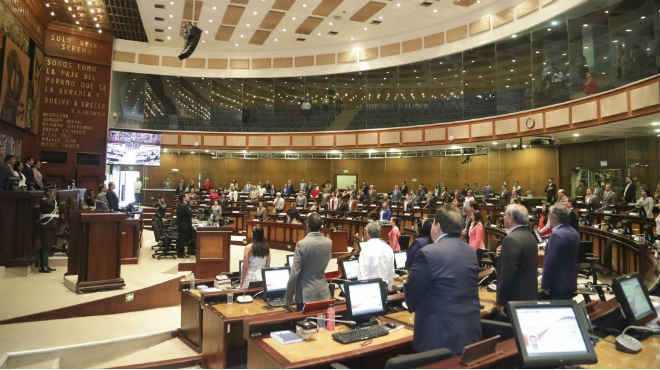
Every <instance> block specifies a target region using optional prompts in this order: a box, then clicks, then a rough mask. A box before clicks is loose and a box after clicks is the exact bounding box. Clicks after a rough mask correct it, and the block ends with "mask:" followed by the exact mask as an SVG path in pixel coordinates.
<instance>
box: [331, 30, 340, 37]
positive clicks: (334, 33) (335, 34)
mask: <svg viewBox="0 0 660 370" xmlns="http://www.w3.org/2000/svg"><path fill="white" fill-rule="evenodd" d="M338 34H339V32H337V31H330V32H328V35H330V36H337V35H338Z"/></svg>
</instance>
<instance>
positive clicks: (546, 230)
mask: <svg viewBox="0 0 660 370" xmlns="http://www.w3.org/2000/svg"><path fill="white" fill-rule="evenodd" d="M536 228H537V229H538V230H539V235H541V237H542V238H548V237H550V235H552V227H551V226H550V219H549V218H548V205H547V204H546V203H543V205H542V206H541V214H540V215H539V224H538V225H537V226H536Z"/></svg>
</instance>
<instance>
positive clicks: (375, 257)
mask: <svg viewBox="0 0 660 370" xmlns="http://www.w3.org/2000/svg"><path fill="white" fill-rule="evenodd" d="M364 233H365V236H366V238H367V239H368V240H367V241H366V242H364V243H360V258H359V260H360V271H359V272H358V279H359V280H367V279H378V278H380V279H382V280H383V281H384V282H386V283H387V288H388V289H389V290H391V289H392V282H393V281H394V252H392V248H390V246H389V245H387V243H385V242H384V241H382V240H381V239H380V238H379V237H380V224H379V223H378V222H376V221H371V222H369V223H368V224H367V226H366V227H365V229H364Z"/></svg>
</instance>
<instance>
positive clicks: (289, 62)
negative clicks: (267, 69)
mask: <svg viewBox="0 0 660 370" xmlns="http://www.w3.org/2000/svg"><path fill="white" fill-rule="evenodd" d="M273 66H274V67H275V68H291V67H293V58H290V57H289V58H275V60H274V62H273Z"/></svg>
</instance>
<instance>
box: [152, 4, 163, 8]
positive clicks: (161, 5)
mask: <svg viewBox="0 0 660 370" xmlns="http://www.w3.org/2000/svg"><path fill="white" fill-rule="evenodd" d="M154 8H156V9H165V5H163V4H154Z"/></svg>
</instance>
